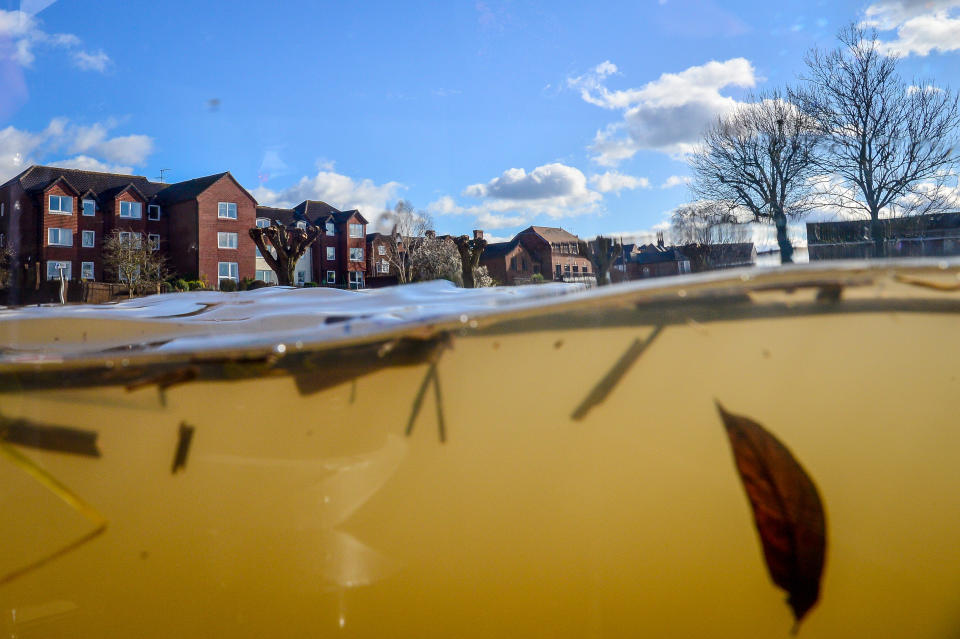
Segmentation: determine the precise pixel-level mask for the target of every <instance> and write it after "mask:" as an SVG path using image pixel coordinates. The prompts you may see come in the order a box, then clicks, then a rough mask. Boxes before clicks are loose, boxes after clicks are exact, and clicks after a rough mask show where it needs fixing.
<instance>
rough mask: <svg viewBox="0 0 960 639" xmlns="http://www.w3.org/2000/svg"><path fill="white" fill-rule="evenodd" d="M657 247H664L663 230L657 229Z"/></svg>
mask: <svg viewBox="0 0 960 639" xmlns="http://www.w3.org/2000/svg"><path fill="white" fill-rule="evenodd" d="M657 248H663V231H657Z"/></svg>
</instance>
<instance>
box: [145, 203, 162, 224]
mask: <svg viewBox="0 0 960 639" xmlns="http://www.w3.org/2000/svg"><path fill="white" fill-rule="evenodd" d="M147 219H148V220H153V221H157V220H159V219H160V206H159V205H157V204H151V205H150V206H148V207H147Z"/></svg>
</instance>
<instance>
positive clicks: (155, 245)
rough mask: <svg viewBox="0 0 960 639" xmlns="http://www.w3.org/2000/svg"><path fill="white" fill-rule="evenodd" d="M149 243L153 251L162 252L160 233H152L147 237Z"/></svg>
mask: <svg viewBox="0 0 960 639" xmlns="http://www.w3.org/2000/svg"><path fill="white" fill-rule="evenodd" d="M147 242H148V245H149V246H150V250H151V251H159V250H160V234H159V233H150V234H148V235H147Z"/></svg>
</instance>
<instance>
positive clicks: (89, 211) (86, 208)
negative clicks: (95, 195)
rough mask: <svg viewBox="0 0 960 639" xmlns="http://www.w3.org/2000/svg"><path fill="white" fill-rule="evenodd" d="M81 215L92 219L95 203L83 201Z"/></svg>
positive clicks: (94, 213)
mask: <svg viewBox="0 0 960 639" xmlns="http://www.w3.org/2000/svg"><path fill="white" fill-rule="evenodd" d="M82 206H83V214H84V215H86V216H87V217H93V216H94V215H96V214H97V203H96V202H94V201H93V200H84V201H83V203H82ZM91 279H92V278H91Z"/></svg>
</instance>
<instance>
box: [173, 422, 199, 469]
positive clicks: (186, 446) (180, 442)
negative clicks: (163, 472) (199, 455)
mask: <svg viewBox="0 0 960 639" xmlns="http://www.w3.org/2000/svg"><path fill="white" fill-rule="evenodd" d="M193 430H194V429H193V426H190V425H189V424H187V423H186V422H180V431H179V434H178V436H177V451H176V453H175V454H174V456H173V468H171V469H170V474H171V475H176V474H177V471H179V470H181V469H184V468H186V467H187V455H189V454H190V442H192V441H193Z"/></svg>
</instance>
